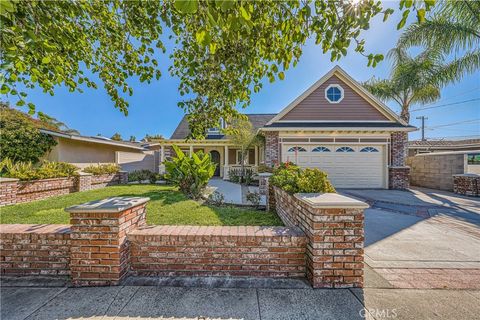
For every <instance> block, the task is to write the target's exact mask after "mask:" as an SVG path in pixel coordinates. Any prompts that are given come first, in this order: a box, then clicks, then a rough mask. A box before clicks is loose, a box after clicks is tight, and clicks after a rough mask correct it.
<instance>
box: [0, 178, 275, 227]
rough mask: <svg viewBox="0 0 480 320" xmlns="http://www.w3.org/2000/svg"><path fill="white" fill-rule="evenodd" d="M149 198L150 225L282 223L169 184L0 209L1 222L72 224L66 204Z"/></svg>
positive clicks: (112, 189)
mask: <svg viewBox="0 0 480 320" xmlns="http://www.w3.org/2000/svg"><path fill="white" fill-rule="evenodd" d="M120 196H138V197H149V198H150V199H151V200H150V201H149V203H148V205H147V223H148V224H171V225H209V226H240V225H244V226H251V225H262V226H278V225H282V222H281V221H280V219H279V218H278V216H277V215H276V214H274V213H270V212H265V211H259V210H254V209H249V208H238V207H233V206H221V207H216V206H210V205H203V204H200V203H198V202H196V201H193V200H190V199H187V198H186V197H185V196H184V195H183V194H182V193H180V192H178V191H176V190H175V188H173V187H170V186H158V185H126V186H112V187H107V188H103V189H99V190H92V191H85V192H77V193H72V194H68V195H65V196H58V197H52V198H48V199H45V200H40V201H34V202H30V203H23V204H17V205H13V206H7V207H2V208H0V222H1V223H6V224H11V223H23V224H29V223H45V224H69V222H70V221H69V220H70V217H69V214H68V213H67V212H65V211H64V209H65V208H66V207H69V206H72V205H76V204H81V203H84V202H88V201H92V200H100V199H104V198H108V197H120Z"/></svg>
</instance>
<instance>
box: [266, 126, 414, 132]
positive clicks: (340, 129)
mask: <svg viewBox="0 0 480 320" xmlns="http://www.w3.org/2000/svg"><path fill="white" fill-rule="evenodd" d="M261 129H262V131H316V132H321V131H351V132H355V131H387V132H396V131H406V132H412V131H417V130H418V128H409V127H408V128H375V127H372V128H367V127H359V128H352V127H335V128H325V127H322V128H320V127H319V128H305V127H289V128H288V127H287V128H278V127H273V128H261Z"/></svg>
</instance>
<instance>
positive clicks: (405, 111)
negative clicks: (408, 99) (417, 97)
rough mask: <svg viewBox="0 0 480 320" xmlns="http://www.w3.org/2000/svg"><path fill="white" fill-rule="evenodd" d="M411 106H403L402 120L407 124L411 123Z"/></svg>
mask: <svg viewBox="0 0 480 320" xmlns="http://www.w3.org/2000/svg"><path fill="white" fill-rule="evenodd" d="M409 107H410V106H408V105H407V106H402V112H401V113H400V118H401V119H402V120H405V121H406V122H407V123H410V111H409V110H408V109H409Z"/></svg>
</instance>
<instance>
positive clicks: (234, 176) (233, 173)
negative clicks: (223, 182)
mask: <svg viewBox="0 0 480 320" xmlns="http://www.w3.org/2000/svg"><path fill="white" fill-rule="evenodd" d="M228 180H230V181H231V182H233V183H240V182H241V181H242V172H241V169H230V170H229V171H228Z"/></svg>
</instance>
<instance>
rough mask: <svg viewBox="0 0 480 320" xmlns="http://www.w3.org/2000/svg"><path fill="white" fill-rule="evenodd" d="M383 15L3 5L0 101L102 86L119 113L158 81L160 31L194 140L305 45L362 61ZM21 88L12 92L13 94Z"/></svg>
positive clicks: (371, 7)
mask: <svg viewBox="0 0 480 320" xmlns="http://www.w3.org/2000/svg"><path fill="white" fill-rule="evenodd" d="M433 3H434V0H422V1H420V0H418V1H413V0H401V1H400V10H402V12H403V15H402V20H401V21H400V23H399V27H402V26H403V25H404V24H405V21H406V19H407V17H408V15H409V13H410V12H411V11H416V12H417V16H418V19H419V21H423V20H424V17H425V11H426V10H429V9H430V7H431V5H432V4H433ZM392 11H393V10H391V9H387V10H384V9H383V8H382V5H381V3H380V2H379V1H375V0H360V1H351V0H303V1H282V2H279V1H217V0H215V1H213V0H205V1H198V0H190V1H183V0H164V1H122V0H104V1H98V0H94V1H84V0H79V1H73V0H69V1H58V2H50V1H26V0H19V1H12V0H3V1H1V2H0V18H1V33H0V41H1V43H2V46H1V51H0V53H1V60H2V77H1V79H0V82H1V92H2V93H3V94H9V95H13V96H16V97H17V99H18V103H17V105H18V106H22V105H25V104H27V105H28V107H29V108H30V111H31V112H34V111H35V106H34V105H33V104H32V103H27V99H26V92H27V91H28V89H32V88H35V87H40V88H42V89H43V90H44V91H45V92H47V93H49V94H52V95H53V94H54V91H55V88H56V87H58V86H61V85H63V86H66V87H67V88H69V89H70V91H81V90H82V89H83V88H84V87H87V88H96V87H97V83H96V80H95V78H96V77H98V78H99V79H100V81H101V82H102V83H103V86H104V88H105V90H106V91H107V93H108V94H109V95H110V97H111V99H112V101H113V102H114V104H115V106H116V107H117V108H119V109H120V110H121V111H122V112H123V113H125V114H127V112H128V102H127V100H126V96H127V95H131V94H132V93H133V91H132V88H131V87H130V86H129V85H128V81H129V79H130V78H132V77H138V78H139V79H140V81H142V82H150V81H151V80H152V79H154V78H157V79H158V78H159V77H160V75H161V72H160V70H159V67H158V65H159V63H158V60H157V58H158V55H157V52H158V50H160V51H165V46H164V39H162V34H163V33H164V28H167V29H168V34H170V35H171V36H172V37H173V38H174V42H175V45H174V48H173V54H172V59H173V61H172V66H171V68H170V72H171V74H172V75H174V76H177V77H179V78H180V87H179V91H180V94H182V95H185V94H186V95H187V96H186V98H185V100H184V101H182V102H181V103H180V106H181V107H183V108H184V109H185V111H186V112H188V113H189V114H190V116H189V121H190V128H191V131H192V133H193V135H203V133H204V128H206V127H213V126H214V125H216V123H218V119H220V118H221V117H224V118H228V117H230V116H232V115H235V114H236V112H237V111H236V107H237V106H240V107H245V106H247V105H248V104H249V102H250V95H251V93H252V91H255V92H257V91H259V90H260V89H261V87H262V80H263V79H264V78H268V79H269V80H270V81H274V80H275V79H283V78H284V77H285V74H284V71H285V70H286V69H288V68H289V67H291V66H292V65H293V66H295V65H296V63H297V62H298V60H299V59H300V57H301V55H302V46H303V45H304V44H305V42H306V41H307V39H309V38H312V39H314V40H315V42H316V43H317V44H318V45H319V46H320V47H321V48H322V49H323V51H324V53H330V54H331V59H332V60H337V59H339V58H340V57H342V56H344V55H346V54H347V48H349V47H350V46H353V48H354V49H355V51H357V52H359V53H361V54H364V55H366V56H367V57H368V61H369V64H371V65H373V66H375V64H376V63H377V62H378V61H380V60H382V58H383V57H382V55H374V54H368V55H367V54H366V53H365V49H364V45H365V41H364V40H363V39H362V38H361V35H360V34H361V31H362V30H366V29H368V28H369V27H370V20H371V19H372V18H373V17H374V16H376V15H378V14H381V13H383V14H384V17H385V18H386V17H388V16H389V15H390V14H391V13H392ZM18 84H21V86H20V87H21V88H26V89H27V90H20V89H19V88H17V86H18Z"/></svg>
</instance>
